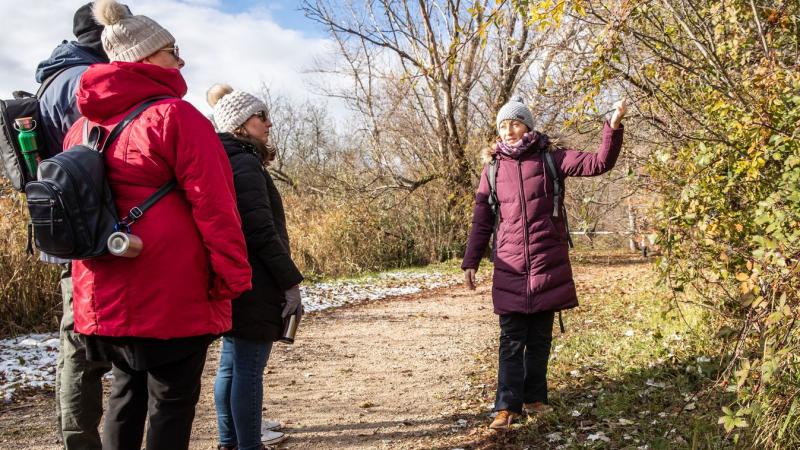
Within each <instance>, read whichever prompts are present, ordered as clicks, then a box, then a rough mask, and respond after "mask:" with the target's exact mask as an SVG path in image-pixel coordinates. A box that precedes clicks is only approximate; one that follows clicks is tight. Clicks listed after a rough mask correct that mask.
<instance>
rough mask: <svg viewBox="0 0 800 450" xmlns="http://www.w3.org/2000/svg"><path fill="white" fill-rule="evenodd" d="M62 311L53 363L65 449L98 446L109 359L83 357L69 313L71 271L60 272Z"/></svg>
mask: <svg viewBox="0 0 800 450" xmlns="http://www.w3.org/2000/svg"><path fill="white" fill-rule="evenodd" d="M61 295H62V298H63V309H64V314H63V316H62V317H61V326H60V327H59V340H60V342H61V347H60V349H59V351H58V365H57V366H56V415H57V417H58V424H59V431H60V433H61V437H62V439H63V442H64V448H66V449H67V450H76V449H81V450H95V449H96V450H101V449H102V447H103V446H102V444H101V443H100V433H99V432H98V430H97V427H98V426H99V425H100V418H101V417H102V416H103V383H102V379H103V375H104V374H105V373H106V372H108V371H109V370H111V364H110V363H98V362H90V361H87V360H86V346H85V345H84V341H83V337H82V336H81V335H80V334H78V333H75V331H74V329H75V321H74V319H73V314H72V271H71V266H70V265H69V264H66V265H64V270H63V271H62V272H61Z"/></svg>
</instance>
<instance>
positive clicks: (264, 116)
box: [253, 111, 269, 122]
mask: <svg viewBox="0 0 800 450" xmlns="http://www.w3.org/2000/svg"><path fill="white" fill-rule="evenodd" d="M253 116H255V117H258V118H259V119H261V121H262V122H269V116H268V115H267V112H266V111H259V112H257V113H255V114H253Z"/></svg>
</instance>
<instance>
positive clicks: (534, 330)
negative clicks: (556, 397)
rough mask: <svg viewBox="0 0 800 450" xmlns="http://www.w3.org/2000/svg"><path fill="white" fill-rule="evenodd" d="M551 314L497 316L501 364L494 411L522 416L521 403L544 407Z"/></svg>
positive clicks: (551, 333) (550, 341)
mask: <svg viewBox="0 0 800 450" xmlns="http://www.w3.org/2000/svg"><path fill="white" fill-rule="evenodd" d="M553 316H554V313H553V312H552V311H549V312H542V313H536V314H508V315H502V316H500V364H499V368H498V373H497V395H496V397H495V402H494V409H495V411H502V410H504V409H507V410H509V411H512V412H516V413H521V412H522V404H523V403H534V402H542V403H547V362H548V360H549V359H550V344H551V343H552V341H553Z"/></svg>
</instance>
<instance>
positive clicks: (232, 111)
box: [206, 84, 267, 133]
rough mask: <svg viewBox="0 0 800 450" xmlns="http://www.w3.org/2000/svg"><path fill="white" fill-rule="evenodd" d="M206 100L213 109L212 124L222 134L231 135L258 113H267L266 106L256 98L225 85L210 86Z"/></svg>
mask: <svg viewBox="0 0 800 450" xmlns="http://www.w3.org/2000/svg"><path fill="white" fill-rule="evenodd" d="M206 98H207V100H208V104H209V105H211V107H212V108H214V124H215V125H216V126H217V130H218V131H221V132H223V133H233V131H234V130H235V129H237V128H239V127H240V126H242V125H244V123H245V122H247V119H249V118H250V117H252V116H253V115H254V114H256V113H258V112H259V111H264V112H267V105H266V104H265V103H264V102H262V101H261V100H259V99H258V97H256V96H255V95H252V94H248V93H247V92H245V91H237V90H234V89H233V88H232V87H230V86H229V85H227V84H215V85H214V86H211V88H210V89H209V90H208V92H207V93H206Z"/></svg>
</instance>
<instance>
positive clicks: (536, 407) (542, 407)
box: [522, 402, 553, 415]
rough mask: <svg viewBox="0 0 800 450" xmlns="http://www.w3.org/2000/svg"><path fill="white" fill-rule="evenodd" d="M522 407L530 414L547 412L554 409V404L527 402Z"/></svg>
mask: <svg viewBox="0 0 800 450" xmlns="http://www.w3.org/2000/svg"><path fill="white" fill-rule="evenodd" d="M522 408H523V410H524V411H525V413H526V414H528V415H539V414H545V413H549V412H550V411H552V410H553V407H552V406H550V405H548V404H546V403H542V402H533V403H525V404H524V405H522Z"/></svg>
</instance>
